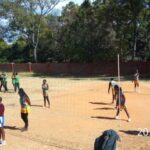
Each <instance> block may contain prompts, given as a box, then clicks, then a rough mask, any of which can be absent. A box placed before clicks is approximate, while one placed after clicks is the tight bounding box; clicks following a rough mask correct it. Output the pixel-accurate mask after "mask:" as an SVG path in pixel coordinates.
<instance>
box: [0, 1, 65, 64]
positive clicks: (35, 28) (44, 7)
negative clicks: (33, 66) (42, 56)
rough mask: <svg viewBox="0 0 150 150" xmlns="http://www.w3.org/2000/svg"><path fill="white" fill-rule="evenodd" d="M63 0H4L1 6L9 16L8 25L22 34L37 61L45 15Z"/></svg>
mask: <svg viewBox="0 0 150 150" xmlns="http://www.w3.org/2000/svg"><path fill="white" fill-rule="evenodd" d="M62 1H64V0H14V1H12V0H4V1H3V8H4V9H5V10H6V15H7V17H8V18H9V27H11V30H13V31H15V32H16V33H19V35H20V34H22V35H23V36H25V37H26V38H27V40H28V41H29V42H30V43H31V44H32V46H33V49H34V61H35V62H37V49H38V45H39V40H40V39H39V38H40V33H41V32H42V26H43V24H44V20H45V16H47V15H48V14H49V13H50V12H51V11H52V10H53V9H54V8H55V6H56V5H57V4H58V3H60V2H62Z"/></svg>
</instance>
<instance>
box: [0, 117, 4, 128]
mask: <svg viewBox="0 0 150 150" xmlns="http://www.w3.org/2000/svg"><path fill="white" fill-rule="evenodd" d="M3 127H4V116H0V128H3Z"/></svg>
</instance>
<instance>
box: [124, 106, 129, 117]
mask: <svg viewBox="0 0 150 150" xmlns="http://www.w3.org/2000/svg"><path fill="white" fill-rule="evenodd" d="M124 111H125V113H126V115H127V117H128V119H130V115H129V112H128V110H127V107H126V106H124Z"/></svg>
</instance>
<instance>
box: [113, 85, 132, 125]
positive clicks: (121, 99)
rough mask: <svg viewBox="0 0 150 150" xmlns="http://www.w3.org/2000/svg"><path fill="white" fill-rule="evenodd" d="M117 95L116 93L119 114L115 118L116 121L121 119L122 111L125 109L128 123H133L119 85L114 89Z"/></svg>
mask: <svg viewBox="0 0 150 150" xmlns="http://www.w3.org/2000/svg"><path fill="white" fill-rule="evenodd" d="M114 90H115V93H116V109H117V113H116V116H115V119H119V114H120V111H121V110H122V109H123V110H124V111H125V113H126V115H127V117H128V122H130V121H131V118H130V115H129V112H128V109H127V106H126V104H125V103H126V98H125V95H124V93H123V91H122V88H120V87H119V86H118V85H115V87H114Z"/></svg>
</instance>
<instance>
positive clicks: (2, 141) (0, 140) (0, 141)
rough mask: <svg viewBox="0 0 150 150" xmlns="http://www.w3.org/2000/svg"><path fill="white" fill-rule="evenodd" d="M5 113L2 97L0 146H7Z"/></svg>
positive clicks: (0, 98)
mask: <svg viewBox="0 0 150 150" xmlns="http://www.w3.org/2000/svg"><path fill="white" fill-rule="evenodd" d="M4 111H5V107H4V104H3V103H2V97H0V146H3V145H6V141H5V131H4Z"/></svg>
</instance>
